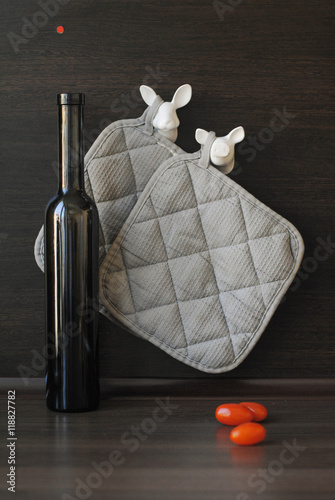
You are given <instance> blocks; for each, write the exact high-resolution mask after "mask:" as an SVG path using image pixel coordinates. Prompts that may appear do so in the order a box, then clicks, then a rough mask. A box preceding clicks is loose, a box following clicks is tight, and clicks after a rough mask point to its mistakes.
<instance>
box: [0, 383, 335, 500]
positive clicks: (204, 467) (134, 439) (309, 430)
mask: <svg viewBox="0 0 335 500" xmlns="http://www.w3.org/2000/svg"><path fill="white" fill-rule="evenodd" d="M334 385H335V383H334V381H330V380H328V381H322V380H314V381H310V383H309V381H298V380H282V381H278V380H274V381H271V380H270V379H268V380H250V381H248V382H246V381H237V380H231V381H229V384H227V388H222V385H221V389H220V388H219V386H217V387H216V391H215V390H214V389H213V384H211V386H210V387H211V393H209V396H207V397H205V394H206V387H205V386H204V384H202V385H201V384H200V387H199V388H197V387H196V386H195V383H194V381H185V380H184V381H178V380H175V381H173V380H172V381H171V380H170V381H167V380H162V381H158V380H153V381H152V385H150V383H149V381H148V380H146V381H145V383H144V384H143V385H142V383H141V381H139V380H137V381H136V380H135V381H134V380H128V381H127V380H124V381H117V380H114V381H104V382H103V384H102V400H101V404H100V407H99V409H98V411H95V412H90V413H81V414H62V413H53V412H51V411H49V410H47V408H46V407H45V402H44V394H43V387H44V386H43V381H41V380H40V381H37V382H35V384H32V385H30V386H29V387H28V388H27V389H26V390H25V389H24V388H23V386H22V382H21V384H17V383H15V381H13V380H9V381H7V382H6V381H2V383H1V388H2V391H1V401H0V410H1V438H2V440H3V442H2V446H1V452H2V458H1V463H0V474H1V498H12V496H11V495H12V494H11V493H9V492H6V491H5V487H4V486H5V481H6V479H5V475H6V474H7V472H8V466H7V464H6V456H7V455H6V451H5V447H4V441H5V440H6V429H7V425H6V414H7V403H6V399H7V390H8V389H9V388H11V389H12V388H14V387H17V393H16V405H17V429H16V430H17V434H16V435H17V442H16V453H17V483H16V489H17V491H16V494H15V497H14V498H17V499H20V500H21V499H22V500H36V499H41V500H44V499H45V500H47V499H48V500H49V499H50V500H55V499H62V500H69V499H71V500H73V499H76V498H82V499H84V498H92V499H99V500H107V499H108V500H110V499H114V500H179V499H180V500H185V499H190V500H216V499H217V500H219V499H220V500H250V499H251V500H255V499H264V500H284V499H285V500H333V498H334V495H335V474H334V458H335V455H334V448H335V437H334V436H335V433H334V411H335V401H334ZM141 386H142V389H141ZM144 386H145V387H146V388H147V389H146V390H143V387H144ZM197 392H198V395H197V396H195V394H196V393H197ZM141 394H142V395H141ZM182 394H188V396H182ZM250 397H252V399H253V400H257V401H260V402H262V403H264V404H265V405H266V407H267V408H268V412H269V415H268V418H267V420H266V421H265V422H264V425H265V427H266V430H267V437H266V440H265V441H264V442H263V443H262V444H259V445H256V446H251V447H239V446H237V445H234V444H232V443H231V442H230V440H229V437H228V435H229V431H230V428H228V427H225V426H223V425H221V424H219V423H218V422H217V421H216V420H215V417H214V412H215V408H216V407H217V406H218V405H219V404H222V403H223V402H227V401H230V402H240V401H242V400H248V399H250ZM164 408H165V409H164ZM285 450H286V451H285ZM111 461H112V462H113V463H114V466H112V463H111ZM99 466H100V467H101V469H100V471H101V473H100V472H98V469H97V468H99ZM101 474H105V476H106V477H102V475H101ZM78 484H80V485H81V489H79V490H77V492H76V486H77V485H78ZM85 485H86V486H85ZM87 486H88V488H87Z"/></svg>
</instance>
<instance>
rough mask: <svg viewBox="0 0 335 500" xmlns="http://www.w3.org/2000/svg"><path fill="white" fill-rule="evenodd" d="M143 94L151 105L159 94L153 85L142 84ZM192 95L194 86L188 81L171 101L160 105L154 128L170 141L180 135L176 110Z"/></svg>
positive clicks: (188, 100)
mask: <svg viewBox="0 0 335 500" xmlns="http://www.w3.org/2000/svg"><path fill="white" fill-rule="evenodd" d="M140 92H141V96H142V98H143V100H144V102H145V103H146V104H147V105H148V106H151V104H152V103H153V102H154V100H155V98H156V96H157V94H156V92H155V91H154V89H152V88H151V87H148V86H147V85H141V86H140ZM191 97H192V87H191V85H189V84H188V83H186V84H185V85H182V86H181V87H179V89H177V90H176V92H175V94H174V96H173V98H172V101H171V102H163V104H162V105H161V106H160V107H159V109H158V111H157V114H156V116H155V118H154V120H153V122H152V123H153V126H154V128H155V129H156V130H157V131H158V132H159V133H160V134H162V135H164V137H167V138H168V139H170V141H172V142H175V141H176V139H177V136H178V130H177V129H178V127H179V124H180V121H179V119H178V116H177V113H176V110H177V109H178V108H182V107H183V106H186V104H188V103H189V102H190V100H191Z"/></svg>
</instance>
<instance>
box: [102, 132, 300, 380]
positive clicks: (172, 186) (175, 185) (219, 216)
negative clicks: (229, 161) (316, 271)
mask: <svg viewBox="0 0 335 500" xmlns="http://www.w3.org/2000/svg"><path fill="white" fill-rule="evenodd" d="M214 140H215V134H214V132H210V134H209V136H208V139H207V141H206V144H205V145H204V147H203V148H202V150H201V151H200V152H198V153H194V154H184V155H182V156H178V157H173V158H170V159H169V160H167V161H166V162H164V163H163V164H162V165H161V166H160V168H159V169H158V170H157V171H156V173H155V174H154V175H153V176H152V177H151V179H150V181H149V183H148V185H147V186H146V188H145V189H144V191H143V193H142V195H141V196H140V198H139V200H138V202H137V204H136V206H135V207H134V209H133V210H132V212H131V214H130V216H129V218H128V219H127V221H126V223H125V224H124V226H123V228H122V230H121V231H120V233H119V235H118V236H117V238H116V240H115V241H114V243H113V245H112V247H111V248H110V250H109V251H108V253H107V256H106V257H105V259H104V261H103V263H102V266H101V268H100V300H101V301H102V303H103V304H104V305H105V307H106V309H108V311H109V312H110V313H112V314H113V316H115V317H116V318H117V319H118V320H119V321H120V322H121V323H122V324H123V325H125V326H126V327H127V328H129V329H130V330H131V331H132V332H134V333H135V334H137V335H139V336H140V337H142V338H143V339H146V340H149V341H150V342H152V343H153V344H155V345H156V346H158V347H160V348H161V349H163V350H164V351H165V352H167V353H168V354H170V355H171V356H173V357H174V358H176V359H178V360H180V361H182V362H184V363H186V364H188V365H190V366H192V367H194V368H197V369H199V370H202V371H204V372H208V373H220V372H225V371H228V370H231V369H233V368H235V367H236V366H238V365H239V364H240V363H241V362H242V361H243V360H244V359H245V358H246V356H247V355H248V354H249V353H250V351H251V350H252V349H253V347H254V346H255V344H256V342H257V341H258V339H259V338H260V336H261V334H262V333H263V331H264V330H265V328H266V326H267V324H268V322H269V321H270V319H271V316H272V315H273V313H274V312H275V310H276V308H277V307H278V305H279V303H280V301H281V299H282V298H283V296H284V294H285V293H286V291H287V289H288V288H289V286H290V284H291V282H292V281H293V279H294V276H295V274H296V272H297V271H298V268H299V265H300V262H301V260H302V256H303V252H304V243H303V240H302V238H301V235H300V234H299V232H298V231H297V229H296V228H295V227H294V226H293V225H292V224H291V223H290V222H288V221H287V220H286V219H284V218H283V217H281V216H280V215H278V214H277V213H275V212H274V211H273V210H271V209H270V208H269V207H267V206H265V205H264V204H263V203H261V202H260V201H259V200H257V199H256V198H255V197H254V196H252V195H251V194H250V193H248V192H247V191H246V190H245V189H244V188H242V187H241V186H239V185H238V184H237V183H236V182H234V181H233V180H232V179H230V178H228V177H226V176H225V175H224V174H222V173H221V172H219V171H218V170H217V169H216V168H214V167H213V166H211V165H210V164H209V153H210V148H211V145H212V144H213V142H214Z"/></svg>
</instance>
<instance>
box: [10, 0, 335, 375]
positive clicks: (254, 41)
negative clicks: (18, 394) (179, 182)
mask: <svg viewBox="0 0 335 500" xmlns="http://www.w3.org/2000/svg"><path fill="white" fill-rule="evenodd" d="M223 3H225V2H223ZM40 10H41V7H39V5H38V3H37V2H35V1H32V0H11V2H4V3H3V5H2V12H3V14H2V16H1V23H2V24H1V26H2V30H1V32H2V51H1V55H0V57H1V59H0V60H1V68H2V89H1V112H2V120H1V125H0V126H1V131H0V132H1V133H0V141H1V160H2V168H1V226H0V260H1V288H0V304H1V350H0V376H18V369H17V367H18V365H20V364H23V365H25V366H27V367H30V368H31V367H32V363H33V356H34V354H33V353H32V352H31V350H32V349H36V351H37V352H39V353H40V352H41V350H42V347H43V344H44V311H43V308H44V302H43V293H44V292H43V276H42V273H41V272H40V271H39V269H38V268H37V266H36V264H35V261H34V257H33V245H34V241H35V238H36V235H37V233H38V231H39V228H40V226H41V224H42V221H43V212H44V208H45V205H46V203H47V201H48V200H49V198H50V197H51V196H52V195H53V194H54V192H55V189H56V184H57V181H56V175H55V173H54V171H53V168H52V163H53V162H54V161H56V159H57V157H56V150H57V143H56V139H57V137H56V116H57V115H56V99H55V94H56V93H57V92H60V91H68V90H73V91H82V92H85V93H86V96H87V105H86V116H85V130H86V134H85V137H86V146H87V147H89V145H90V144H91V143H92V141H93V140H94V139H95V137H96V136H97V134H98V133H99V131H100V130H101V129H102V128H104V127H105V126H106V125H107V124H108V123H109V122H111V121H115V120H117V119H120V118H127V117H136V116H139V115H140V114H141V113H142V112H143V110H144V108H145V105H144V103H141V101H140V98H139V93H138V90H137V89H138V87H139V85H140V84H142V83H147V84H148V85H152V86H154V87H155V88H156V90H157V92H159V93H160V94H161V96H162V97H163V98H164V99H170V98H171V97H172V94H173V92H174V91H175V89H176V88H177V87H178V86H179V85H181V84H183V83H186V82H189V83H191V84H192V86H193V98H192V101H191V103H190V104H189V105H188V106H187V107H186V108H184V109H181V110H180V112H179V117H180V120H181V126H180V131H179V137H178V140H177V143H178V144H179V145H180V146H181V147H183V148H184V149H185V150H186V151H190V152H191V151H194V150H196V149H197V144H196V142H195V139H194V131H195V128H197V127H201V128H205V129H208V130H215V131H216V132H217V133H218V134H219V135H223V134H226V133H227V132H228V131H229V130H230V129H232V128H233V127H235V126H237V125H240V124H241V125H243V126H244V128H245V130H246V139H245V141H244V143H243V144H244V145H243V148H242V149H240V150H239V152H237V161H238V163H239V168H238V169H237V175H236V174H235V175H234V176H233V178H234V180H235V181H236V182H238V183H239V184H241V185H242V186H243V187H244V188H246V189H247V190H248V191H250V192H251V193H252V194H253V195H255V196H256V197H257V198H258V199H260V200H261V201H263V202H264V203H265V204H267V205H269V206H270V207H271V208H272V209H274V210H275V211H277V212H278V213H280V214H281V215H283V216H284V217H286V218H287V219H289V220H290V221H291V222H292V223H293V224H295V225H296V227H297V228H298V229H299V231H300V232H301V234H302V236H303V238H304V241H305V244H306V253H305V259H306V260H305V261H304V263H303V265H304V268H305V270H303V275H301V277H300V278H299V280H300V281H299V282H298V283H297V290H296V291H290V292H289V293H288V294H287V299H286V301H285V302H284V303H283V304H282V305H281V306H280V307H279V308H278V310H277V312H276V313H275V315H274V317H273V319H272V321H271V322H270V324H269V326H268V327H267V329H266V331H265V333H264V335H263V337H262V339H261V340H260V341H259V343H258V344H257V346H256V347H255V349H254V350H253V352H252V353H251V354H250V356H249V357H248V358H247V359H246V360H245V361H244V362H243V363H242V365H241V366H240V367H238V368H237V369H236V370H234V371H233V372H229V373H227V374H224V375H221V376H216V377H211V376H209V375H206V374H202V373H200V372H198V371H196V370H193V369H192V368H190V367H187V366H184V365H183V364H182V363H180V362H178V361H175V360H173V359H172V358H170V357H169V356H168V355H166V354H165V353H163V352H162V351H160V350H159V349H158V348H156V347H154V346H152V345H150V344H149V343H148V342H145V341H142V340H140V339H138V338H135V337H132V336H131V335H129V334H128V333H125V332H123V331H122V330H120V329H119V328H117V327H115V326H113V325H112V324H111V323H110V322H109V321H108V320H107V319H106V318H104V317H101V322H100V332H101V342H100V345H101V374H102V376H103V377H171V376H177V377H205V378H206V377H209V378H230V377H283V376H284V377H287V376H290V377H300V376H303V377H324V376H334V374H335V371H334V362H333V356H332V355H333V353H334V350H335V336H334V319H335V318H334V309H335V308H334V295H335V287H334V277H335V273H334V271H335V256H334V253H335V252H334V251H333V249H331V251H329V252H328V254H327V252H326V251H324V252H323V253H322V257H323V258H324V259H323V260H320V259H319V260H315V251H316V249H317V247H318V245H319V242H318V241H317V238H322V239H323V240H324V241H326V240H327V237H328V238H330V239H331V241H335V230H334V195H335V189H334V188H335V181H334V156H335V155H334V111H333V110H334V107H335V106H334V33H335V29H334V15H335V4H334V2H332V1H331V0H325V1H323V2H319V1H317V0H311V1H309V2H304V1H303V0H283V1H282V2H271V1H269V0H258V1H257V3H255V2H254V1H252V0H243V1H242V2H240V4H239V5H237V6H236V7H234V8H233V9H232V10H229V11H227V12H226V13H224V19H223V20H221V19H220V17H219V15H218V13H217V12H216V10H215V8H214V7H213V4H212V2H211V1H200V0H192V1H190V0H187V1H183V2H177V1H176V0H172V1H171V0H169V1H168V0H159V1H158V0H155V1H154V0H148V1H146V2H141V1H139V0H131V1H123V0H112V1H110V0H108V1H107V0H100V1H93V0H88V1H80V0H72V1H70V2H68V3H67V4H66V5H62V6H61V5H59V11H58V13H57V15H54V16H53V17H52V16H48V20H47V21H48V22H47V24H45V26H42V27H40V28H38V31H37V33H36V34H35V35H34V36H32V37H31V38H29V39H26V40H27V43H21V44H20V45H19V47H18V48H19V51H18V53H15V52H14V50H13V47H12V46H11V44H10V41H9V39H8V37H7V34H8V33H9V32H13V33H15V34H17V35H20V36H22V34H21V31H22V29H23V28H24V21H23V20H22V18H23V17H25V18H27V19H28V20H30V21H33V20H34V15H35V14H36V12H38V11H40ZM35 19H37V18H36V17H35ZM40 22H41V20H40ZM59 24H61V25H63V26H64V29H65V31H64V34H63V35H59V34H58V33H57V32H56V27H57V26H58V25H59ZM285 107H286V110H287V112H288V113H289V114H290V116H291V117H290V118H288V119H287V122H283V125H285V126H284V127H283V128H282V130H281V131H278V132H275V133H273V134H272V135H273V137H272V136H271V131H270V132H269V127H270V126H271V124H273V123H274V122H273V121H272V120H273V119H274V116H275V113H276V112H277V111H280V112H282V111H283V109H284V108H285ZM275 110H277V111H275ZM293 115H294V117H293ZM275 123H276V126H277V128H278V127H279V125H278V124H279V121H276V122H275ZM254 137H256V138H257V137H258V139H257V143H256V146H251V145H250V144H251V143H252V142H253V141H254V139H253V138H254ZM270 139H271V140H270ZM35 375H36V376H41V371H39V370H38V369H35Z"/></svg>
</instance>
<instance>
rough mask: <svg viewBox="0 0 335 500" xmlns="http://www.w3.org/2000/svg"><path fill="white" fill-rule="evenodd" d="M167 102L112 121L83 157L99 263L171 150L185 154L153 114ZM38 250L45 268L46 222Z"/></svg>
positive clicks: (36, 256) (38, 237)
mask: <svg viewBox="0 0 335 500" xmlns="http://www.w3.org/2000/svg"><path fill="white" fill-rule="evenodd" d="M163 102H164V101H163V99H161V98H160V97H159V96H157V97H156V99H155V101H154V102H153V104H152V105H151V106H149V107H148V108H147V109H146V110H145V112H144V114H143V115H142V116H141V117H140V118H135V119H128V120H119V121H117V122H114V123H111V124H110V125H109V126H108V127H107V128H105V129H104V130H103V131H102V133H101V134H100V135H99V137H98V138H97V139H96V141H95V142H94V143H93V145H92V147H91V148H90V150H89V151H88V152H87V154H86V156H85V174H84V175H85V189H86V192H87V194H88V195H89V196H90V197H91V198H92V199H93V200H94V201H95V203H96V205H97V207H98V212H99V219H100V241H99V254H100V262H102V260H103V259H104V257H105V255H106V253H107V251H108V249H109V248H110V246H111V244H112V243H113V241H114V239H115V237H116V236H117V234H118V233H119V231H120V229H121V228H122V226H123V223H124V222H125V220H126V219H127V217H128V215H129V213H130V212H131V209H132V208H133V207H134V205H135V204H136V202H137V199H138V197H139V196H140V194H141V192H142V191H143V189H144V187H145V186H146V184H147V183H148V181H149V179H150V177H151V176H152V174H153V173H154V172H155V170H156V169H157V168H158V167H159V165H160V164H161V163H163V162H164V161H165V160H166V159H167V158H170V157H171V156H172V155H176V154H184V153H185V151H183V150H182V149H180V148H179V147H178V146H176V144H174V143H173V142H171V141H169V140H168V139H166V138H165V137H163V136H162V135H161V134H159V133H158V132H156V131H154V129H153V125H152V122H153V119H154V117H155V115H156V113H157V111H158V108H159V107H160V106H161V104H163ZM34 254H35V259H36V262H37V264H38V265H39V267H40V268H41V269H42V271H43V270H44V227H43V226H42V228H41V230H40V232H39V234H38V236H37V239H36V242H35V248H34Z"/></svg>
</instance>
